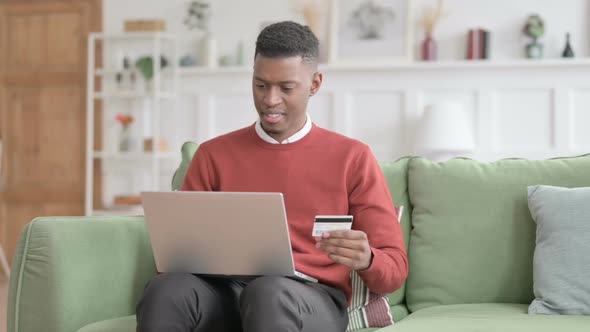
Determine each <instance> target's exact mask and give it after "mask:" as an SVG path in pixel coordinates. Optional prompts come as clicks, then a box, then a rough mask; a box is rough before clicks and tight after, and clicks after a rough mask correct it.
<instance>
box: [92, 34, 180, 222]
mask: <svg viewBox="0 0 590 332" xmlns="http://www.w3.org/2000/svg"><path fill="white" fill-rule="evenodd" d="M176 49H177V43H176V37H175V36H173V35H167V34H163V33H124V34H117V35H109V34H101V33H93V34H91V35H90V36H89V40H88V54H89V59H88V60H89V61H88V93H87V155H86V167H87V169H86V196H85V213H86V215H99V214H109V213H113V214H117V215H124V214H141V213H142V212H141V207H140V206H139V205H138V204H133V201H137V199H138V198H139V194H140V192H141V191H145V190H167V189H169V188H170V185H169V183H170V178H171V176H172V173H173V168H174V167H176V166H177V165H178V162H179V161H180V153H179V152H178V151H179V146H180V144H181V143H182V142H180V140H179V138H178V137H177V132H176V130H175V128H176V126H177V124H178V123H179V121H180V119H179V113H178V107H177V98H178V93H177V92H178V89H177V81H178V68H177V59H178V54H177V53H176V52H177V50H176ZM95 51H99V52H101V53H102V56H101V57H100V59H98V60H99V61H97V59H95ZM157 59H160V61H157ZM162 59H163V60H162ZM162 63H165V66H162ZM140 67H141V68H142V69H143V71H142V70H141V69H140ZM129 119H132V121H131V122H130V123H128V122H129ZM118 120H122V121H121V122H119V121H118ZM123 123H126V125H124V124H123ZM97 131H100V133H99V134H98V135H96V134H97ZM96 137H101V141H100V142H95V138H96ZM98 165H100V167H97V169H96V170H95V166H98ZM95 171H99V172H101V174H100V176H97V177H95ZM95 179H101V180H100V181H101V183H95V181H96V180H95ZM95 188H100V190H98V191H96V190H95ZM97 192H99V193H100V196H101V197H98V198H97V197H95V193H97ZM115 203H120V204H115Z"/></svg>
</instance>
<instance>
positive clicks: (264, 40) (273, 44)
mask: <svg viewBox="0 0 590 332" xmlns="http://www.w3.org/2000/svg"><path fill="white" fill-rule="evenodd" d="M319 45H320V42H319V41H318V38H317V37H316V36H315V35H314V34H313V32H312V31H311V29H310V28H309V27H308V26H306V25H301V24H299V23H296V22H293V21H283V22H278V23H274V24H271V25H269V26H267V27H266V28H264V29H263V30H262V31H261V32H260V34H259V35H258V39H256V51H255V52H254V58H256V56H257V55H258V54H260V55H262V56H264V57H268V58H289V57H294V56H301V58H302V59H303V61H304V62H306V63H309V64H314V65H315V64H317V63H318V56H319Z"/></svg>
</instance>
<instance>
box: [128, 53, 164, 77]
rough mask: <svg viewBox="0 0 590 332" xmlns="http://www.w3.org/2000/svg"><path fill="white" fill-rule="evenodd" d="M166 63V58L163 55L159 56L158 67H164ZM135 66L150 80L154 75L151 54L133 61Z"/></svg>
mask: <svg viewBox="0 0 590 332" xmlns="http://www.w3.org/2000/svg"><path fill="white" fill-rule="evenodd" d="M167 65H168V60H166V58H164V57H163V56H161V57H160V68H165V67H166V66H167ZM135 67H137V69H138V70H139V71H140V72H141V73H142V74H143V77H144V78H145V79H146V80H148V81H149V80H151V79H152V77H154V59H153V58H152V57H151V56H143V57H141V58H139V59H137V61H135Z"/></svg>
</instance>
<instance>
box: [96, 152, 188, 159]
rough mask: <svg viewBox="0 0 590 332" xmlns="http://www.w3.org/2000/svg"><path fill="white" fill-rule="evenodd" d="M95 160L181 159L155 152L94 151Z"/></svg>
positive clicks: (175, 154) (167, 153) (171, 153)
mask: <svg viewBox="0 0 590 332" xmlns="http://www.w3.org/2000/svg"><path fill="white" fill-rule="evenodd" d="M93 157H94V159H111V160H114V159H118V160H141V159H151V158H154V157H155V158H157V159H171V160H174V159H177V158H180V154H179V153H175V152H169V151H166V152H159V153H157V154H155V153H153V152H110V153H109V152H104V151H94V154H93Z"/></svg>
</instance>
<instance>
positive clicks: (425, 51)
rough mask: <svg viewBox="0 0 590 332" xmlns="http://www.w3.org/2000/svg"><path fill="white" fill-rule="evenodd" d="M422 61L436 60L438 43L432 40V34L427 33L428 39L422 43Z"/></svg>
mask: <svg viewBox="0 0 590 332" xmlns="http://www.w3.org/2000/svg"><path fill="white" fill-rule="evenodd" d="M421 59H422V60H423V61H434V60H436V41H435V40H434V38H432V34H430V33H427V34H426V38H424V41H423V42H422V53H421Z"/></svg>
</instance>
